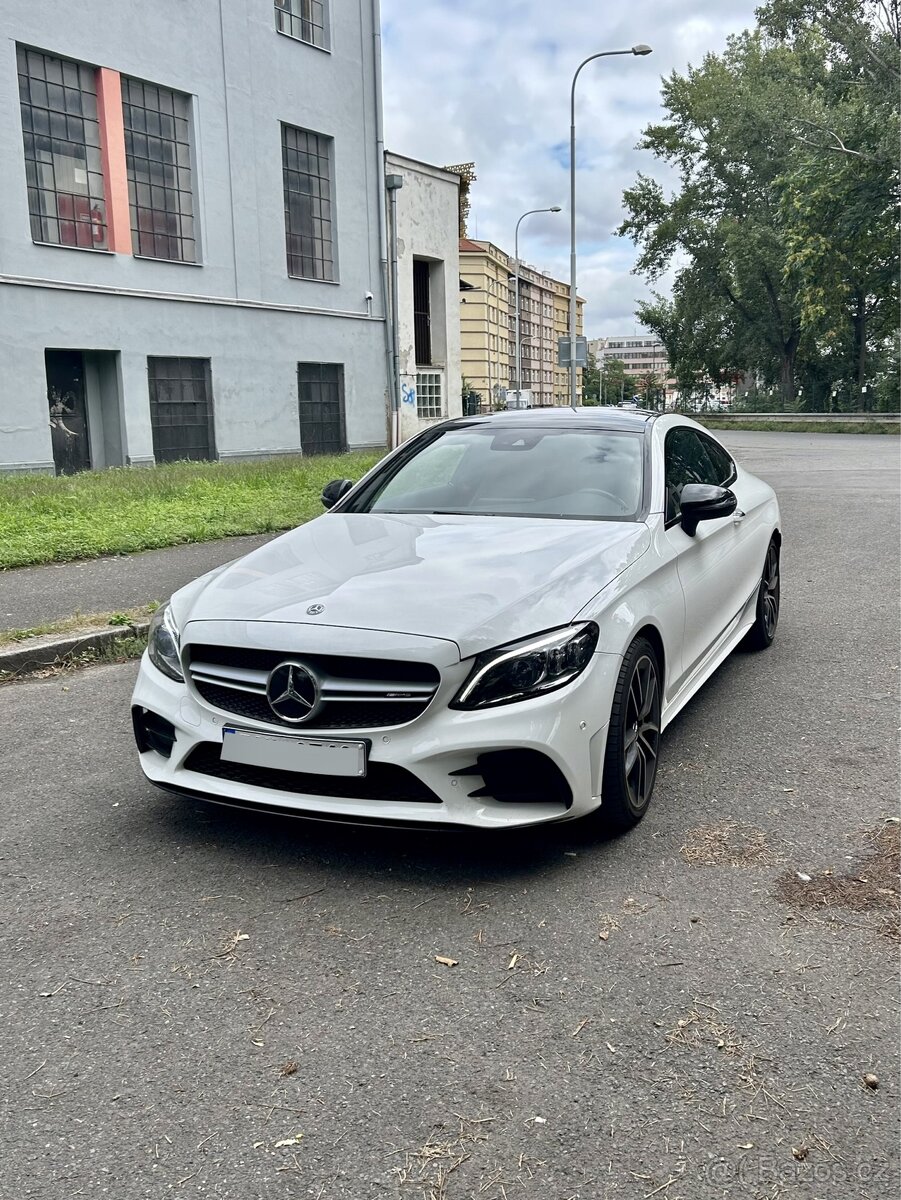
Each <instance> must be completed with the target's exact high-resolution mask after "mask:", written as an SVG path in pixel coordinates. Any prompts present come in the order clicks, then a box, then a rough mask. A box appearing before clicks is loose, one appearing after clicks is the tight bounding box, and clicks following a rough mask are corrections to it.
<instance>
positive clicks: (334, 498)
mask: <svg viewBox="0 0 901 1200" xmlns="http://www.w3.org/2000/svg"><path fill="white" fill-rule="evenodd" d="M353 485H354V481H353V480H352V479H333V480H332V482H331V483H327V484H326V485H325V487H324V488H323V489H322V496H321V500H322V504H323V507H324V508H334V507H335V505H336V504H337V503H338V501H339V500H340V499H341V497H342V496H346V495H347V493H348V492H349V491H350V489H351V488H352V487H353Z"/></svg>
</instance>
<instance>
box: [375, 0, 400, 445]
mask: <svg viewBox="0 0 901 1200" xmlns="http://www.w3.org/2000/svg"><path fill="white" fill-rule="evenodd" d="M371 19H372V51H373V59H374V64H373V65H374V72H373V79H374V83H375V144H376V155H377V157H378V167H377V182H378V186H377V189H376V190H377V192H378V204H379V267H380V272H379V274H380V275H381V280H382V311H383V312H384V314H385V371H386V375H387V379H388V397H389V409H390V419H389V423H388V432H389V445H390V448H391V449H392V450H393V449H394V447H395V446H397V444H398V428H397V426H398V413H399V410H400V393H399V390H398V385H397V371H396V370H395V365H394V337H393V335H392V326H393V324H394V323H395V321H396V315H395V314H394V312H393V310H392V307H391V297H390V293H389V283H388V215H387V205H386V203H385V115H384V110H383V106H382V16H381V11H380V5H379V0H371Z"/></svg>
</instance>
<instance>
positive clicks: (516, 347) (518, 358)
mask: <svg viewBox="0 0 901 1200" xmlns="http://www.w3.org/2000/svg"><path fill="white" fill-rule="evenodd" d="M543 212H548V213H558V212H560V205H559V204H554V205H552V206H551V207H550V208H530V209H529V211H528V212H524V213H523V214H522V216H521V217H520V218H519V220H518V221H517V222H516V230H515V232H514V234H513V257H514V258H515V259H516V283H515V284H514V287H515V288H516V299H515V304H516V319H515V333H514V335H513V360H514V362H515V364H516V400H517V403H518V402H519V397H520V393H521V392H522V342H521V340H520V337H519V313H520V299H519V227H520V225H521V224H522V223H523V221H524V220H525V219H526V217H531V216H532V214H533V213H543Z"/></svg>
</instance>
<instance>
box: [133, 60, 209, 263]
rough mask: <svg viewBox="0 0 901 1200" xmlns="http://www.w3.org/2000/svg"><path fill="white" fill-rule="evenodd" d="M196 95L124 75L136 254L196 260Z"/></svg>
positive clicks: (186, 260)
mask: <svg viewBox="0 0 901 1200" xmlns="http://www.w3.org/2000/svg"><path fill="white" fill-rule="evenodd" d="M190 103H191V102H190V98H189V97H188V96H185V95H182V93H181V92H173V91H170V90H169V88H164V87H157V86H156V84H152V83H143V82H142V81H141V80H139V79H127V78H126V77H125V76H123V77H122V114H123V118H124V122H125V165H126V168H127V171H128V202H129V207H130V209H131V245H132V250H133V251H134V253H135V254H140V255H144V256H146V257H147V258H166V259H172V260H174V261H176V262H194V261H195V259H196V244H197V243H196V236H195V231H194V193H193V183H192V179H191V140H190V139H191V125H190Z"/></svg>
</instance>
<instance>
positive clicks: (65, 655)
mask: <svg viewBox="0 0 901 1200" xmlns="http://www.w3.org/2000/svg"><path fill="white" fill-rule="evenodd" d="M149 627H150V622H149V621H134V622H132V623H131V624H129V625H115V626H112V627H111V628H109V629H86V630H84V631H81V632H80V631H78V630H74V631H72V632H71V633H67V634H63V635H60V634H55V633H48V634H45V635H44V636H42V637H36V638H29V639H28V641H27V642H25V643H21V642H20V643H17V644H14V645H11V646H9V647H5V648H3V649H0V678H5V677H9V676H15V675H27V674H29V673H30V672H32V671H39V670H40V669H41V668H42V667H53V666H59V665H60V664H62V663H65V662H68V661H69V660H70V659H72V658H74V657H75V656H76V655H78V654H83V653H84V652H85V651H86V650H104V649H106V648H108V647H112V646H115V644H116V642H120V641H123V640H124V639H125V638H134V637H146V636H147V630H148V628H149Z"/></svg>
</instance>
